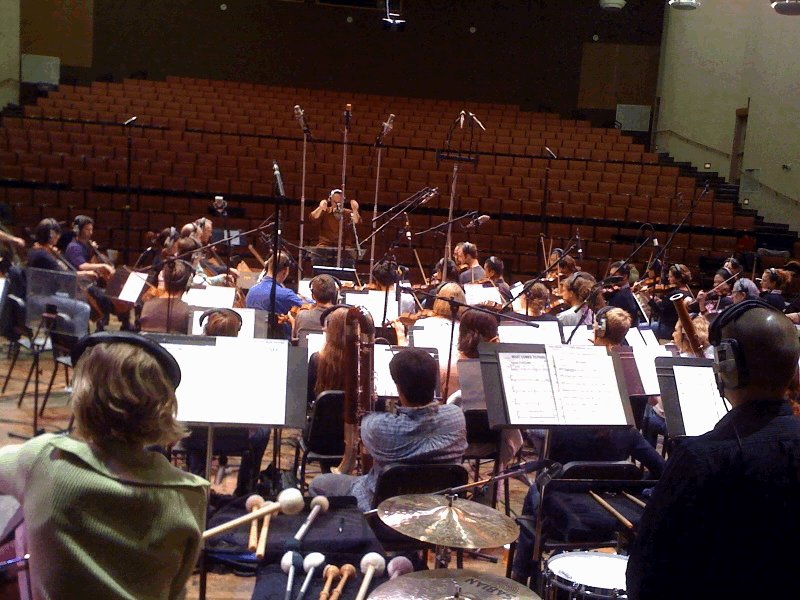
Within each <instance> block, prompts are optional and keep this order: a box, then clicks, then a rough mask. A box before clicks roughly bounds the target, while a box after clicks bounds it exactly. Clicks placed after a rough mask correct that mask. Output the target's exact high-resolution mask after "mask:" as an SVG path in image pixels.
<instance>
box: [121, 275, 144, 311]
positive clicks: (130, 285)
mask: <svg viewBox="0 0 800 600" xmlns="http://www.w3.org/2000/svg"><path fill="white" fill-rule="evenodd" d="M146 283H147V273H138V272H137V271H131V273H130V274H129V275H128V278H127V279H126V280H125V285H123V286H122V291H121V292H120V293H119V296H118V297H119V299H120V300H124V301H125V302H130V303H132V304H135V303H136V301H137V300H138V299H139V296H141V295H142V290H143V289H144V286H145V285H146Z"/></svg>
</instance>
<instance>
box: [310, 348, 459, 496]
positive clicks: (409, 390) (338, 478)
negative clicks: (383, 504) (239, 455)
mask: <svg viewBox="0 0 800 600" xmlns="http://www.w3.org/2000/svg"><path fill="white" fill-rule="evenodd" d="M389 372H390V373H391V375H392V379H393V380H394V382H395V384H396V385H397V391H398V394H399V396H400V404H399V406H398V408H397V413H396V414H392V413H388V412H374V413H369V414H367V415H366V416H365V417H364V418H363V420H362V421H361V441H362V442H363V444H364V447H365V448H366V450H367V452H368V453H369V455H370V456H372V460H373V465H372V469H371V470H370V471H369V473H367V474H366V475H362V476H360V477H355V476H352V475H334V474H325V475H318V476H317V477H315V478H314V479H313V480H312V482H311V485H310V488H309V489H310V492H311V494H312V495H314V496H318V495H324V496H355V497H356V499H357V501H358V507H359V509H361V510H365V511H366V510H370V509H371V508H373V507H372V499H373V496H374V494H375V485H376V483H377V481H378V476H379V475H380V474H381V473H382V472H383V471H385V470H386V469H387V468H388V467H389V466H391V465H394V464H414V463H440V464H461V460H462V458H463V456H464V450H466V448H467V425H466V421H465V420H464V413H463V412H462V410H461V408H459V407H458V406H456V405H454V404H444V405H443V404H439V402H437V401H436V400H434V398H433V395H434V391H435V390H436V385H437V383H438V375H439V365H438V363H437V362H436V360H435V359H434V358H433V357H432V356H431V355H430V354H429V353H428V352H427V351H426V350H423V349H422V348H405V349H403V350H401V351H399V352H398V353H397V354H395V355H394V357H393V358H392V360H391V362H390V363H389Z"/></svg>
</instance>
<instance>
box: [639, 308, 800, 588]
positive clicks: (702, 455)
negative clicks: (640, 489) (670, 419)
mask: <svg viewBox="0 0 800 600" xmlns="http://www.w3.org/2000/svg"><path fill="white" fill-rule="evenodd" d="M709 339H710V341H711V343H712V345H713V346H714V349H715V359H714V360H715V365H714V370H715V373H716V376H717V383H718V385H719V386H720V390H721V392H722V394H723V395H724V397H725V398H726V399H727V400H728V402H730V404H731V406H732V408H731V410H730V411H729V412H728V414H727V415H725V416H724V417H722V419H720V420H719V422H718V423H717V424H716V425H715V427H714V429H712V430H711V431H709V432H708V433H705V434H703V435H700V436H696V437H685V438H682V439H679V440H676V443H675V445H674V447H673V450H672V451H671V452H670V457H669V462H668V464H667V468H666V470H665V472H664V474H663V476H662V477H661V480H660V481H659V483H658V484H657V485H656V488H655V491H654V493H653V495H652V497H651V498H650V500H649V501H648V503H647V507H646V508H645V510H644V514H643V515H642V519H641V521H640V523H639V527H638V530H637V534H636V536H635V538H634V540H633V544H632V546H631V548H630V558H629V560H628V567H627V593H628V598H630V599H631V600H649V599H652V598H676V597H682V598H686V597H692V598H711V597H714V598H745V597H747V598H751V597H759V598H780V597H782V596H785V595H786V593H787V590H789V589H793V587H794V586H795V585H796V576H795V574H796V571H795V569H796V559H795V557H794V554H793V553H791V552H785V553H781V552H770V549H775V548H783V547H785V545H786V543H787V542H788V543H791V542H790V540H791V541H793V540H796V539H800V512H798V510H797V507H798V506H800V419H798V418H797V417H796V416H794V415H793V414H792V409H791V406H790V404H789V402H788V400H786V399H785V398H784V393H785V391H786V389H787V388H788V387H789V385H790V384H791V382H792V380H793V379H794V377H795V375H796V373H797V368H798V366H797V365H798V359H800V340H798V333H797V330H796V329H795V327H794V325H793V324H792V323H791V321H789V319H787V318H786V316H785V315H783V314H782V313H781V312H780V311H778V310H776V309H775V308H773V307H771V306H768V305H766V304H765V303H764V302H761V301H760V300H745V301H743V302H740V303H737V304H734V305H733V306H731V307H729V308H727V309H726V310H724V311H723V312H721V313H720V314H719V315H718V316H717V318H716V319H714V322H713V323H712V324H711V327H710V330H709ZM687 551H689V552H690V553H691V555H692V558H691V559H689V560H687V556H686V552H687Z"/></svg>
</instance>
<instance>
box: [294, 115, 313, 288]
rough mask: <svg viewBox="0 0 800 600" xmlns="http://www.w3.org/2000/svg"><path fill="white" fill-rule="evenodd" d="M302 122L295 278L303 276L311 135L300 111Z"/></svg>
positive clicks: (299, 278)
mask: <svg viewBox="0 0 800 600" xmlns="http://www.w3.org/2000/svg"><path fill="white" fill-rule="evenodd" d="M301 118H302V119H303V120H302V123H301V127H302V128H303V171H302V176H301V178H300V244H299V245H300V253H299V254H298V260H297V280H298V281H299V280H301V279H302V278H303V250H302V248H303V234H304V228H305V224H306V151H307V148H308V136H309V135H311V131H310V130H309V128H308V125H307V124H306V122H305V118H303V115H302V113H301Z"/></svg>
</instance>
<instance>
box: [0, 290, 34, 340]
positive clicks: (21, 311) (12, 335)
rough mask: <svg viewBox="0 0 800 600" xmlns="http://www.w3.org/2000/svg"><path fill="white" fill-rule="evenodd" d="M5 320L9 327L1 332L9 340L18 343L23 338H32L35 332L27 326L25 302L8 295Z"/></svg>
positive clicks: (17, 297)
mask: <svg viewBox="0 0 800 600" xmlns="http://www.w3.org/2000/svg"><path fill="white" fill-rule="evenodd" d="M3 312H4V315H5V316H4V320H6V319H7V327H6V328H5V329H4V330H3V331H2V332H1V333H2V334H3V335H4V336H5V337H7V338H8V339H9V340H11V341H13V342H16V341H17V340H18V339H19V338H21V337H31V336H33V332H32V331H31V329H30V328H29V327H28V326H27V325H25V300H23V299H22V298H20V297H19V296H16V295H14V294H8V296H7V297H6V302H5V310H4V311H3Z"/></svg>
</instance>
